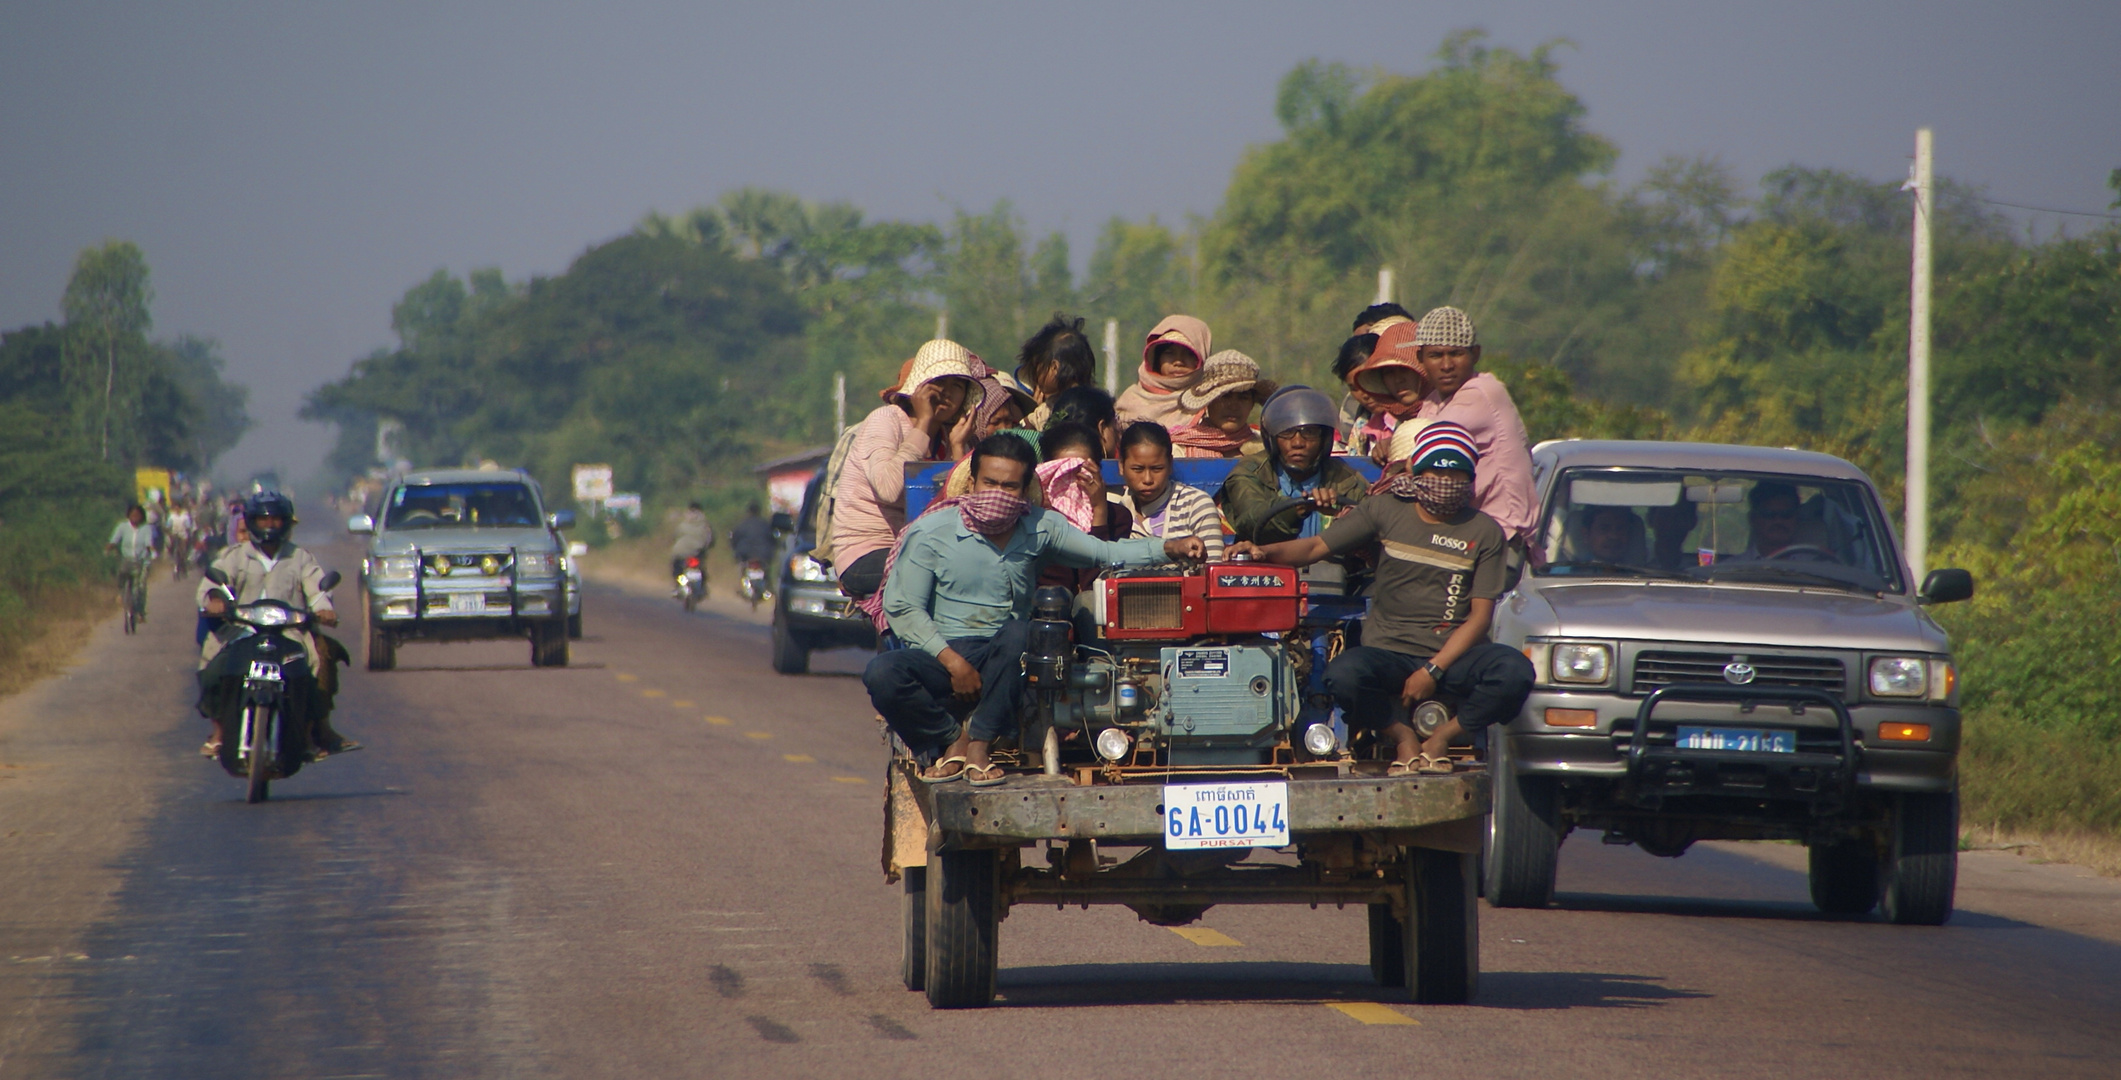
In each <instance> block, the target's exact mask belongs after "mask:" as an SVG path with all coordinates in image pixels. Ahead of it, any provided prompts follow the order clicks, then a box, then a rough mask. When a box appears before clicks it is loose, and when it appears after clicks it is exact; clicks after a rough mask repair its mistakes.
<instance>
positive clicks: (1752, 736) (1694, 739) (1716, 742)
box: [1679, 727, 1797, 754]
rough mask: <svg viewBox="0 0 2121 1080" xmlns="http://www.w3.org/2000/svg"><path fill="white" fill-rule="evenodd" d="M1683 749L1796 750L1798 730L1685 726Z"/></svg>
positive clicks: (1791, 752)
mask: <svg viewBox="0 0 2121 1080" xmlns="http://www.w3.org/2000/svg"><path fill="white" fill-rule="evenodd" d="M1679 748H1680V749H1681V750H1737V751H1740V752H1742V753H1749V754H1794V753H1796V752H1797V733H1796V732H1794V731H1775V730H1772V729H1769V730H1762V729H1760V728H1729V727H1682V728H1680V729H1679Z"/></svg>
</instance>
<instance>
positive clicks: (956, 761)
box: [920, 757, 971, 784]
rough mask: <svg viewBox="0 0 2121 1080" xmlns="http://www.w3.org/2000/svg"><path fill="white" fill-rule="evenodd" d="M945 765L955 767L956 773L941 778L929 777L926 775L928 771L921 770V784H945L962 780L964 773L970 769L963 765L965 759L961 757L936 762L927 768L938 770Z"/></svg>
mask: <svg viewBox="0 0 2121 1080" xmlns="http://www.w3.org/2000/svg"><path fill="white" fill-rule="evenodd" d="M945 765H955V766H957V771H956V772H954V773H945V774H943V775H941V776H930V775H928V769H922V770H921V772H920V780H921V783H923V784H947V783H949V782H950V781H952V780H958V779H962V778H963V777H964V775H965V771H966V770H967V769H969V768H971V766H969V765H966V764H965V759H964V758H961V757H946V758H944V759H943V760H941V761H938V762H936V763H935V764H934V765H931V766H929V767H928V768H930V769H939V768H941V767H943V766H945Z"/></svg>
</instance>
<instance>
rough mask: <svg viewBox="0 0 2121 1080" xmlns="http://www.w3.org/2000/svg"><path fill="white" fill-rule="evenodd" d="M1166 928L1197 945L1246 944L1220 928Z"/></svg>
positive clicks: (1221, 946)
mask: <svg viewBox="0 0 2121 1080" xmlns="http://www.w3.org/2000/svg"><path fill="white" fill-rule="evenodd" d="M1164 929H1166V930H1169V931H1171V932H1172V933H1174V934H1177V935H1178V936H1179V937H1182V938H1185V939H1186V940H1187V941H1190V942H1192V943H1193V944H1195V945H1204V946H1207V947H1208V948H1211V949H1213V948H1227V947H1229V946H1232V945H1243V944H1244V942H1242V941H1239V940H1237V939H1236V938H1234V937H1231V936H1230V935H1228V934H1225V933H1223V932H1222V931H1220V930H1210V929H1208V928H1207V927H1205V926H1167V927H1164Z"/></svg>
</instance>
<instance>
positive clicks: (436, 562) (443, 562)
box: [427, 555, 449, 577]
mask: <svg viewBox="0 0 2121 1080" xmlns="http://www.w3.org/2000/svg"><path fill="white" fill-rule="evenodd" d="M427 565H429V566H431V567H434V572H435V576H436V577H448V576H449V556H447V555H437V556H435V557H434V558H432V559H429V560H427Z"/></svg>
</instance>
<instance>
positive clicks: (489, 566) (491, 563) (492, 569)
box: [479, 555, 501, 577]
mask: <svg viewBox="0 0 2121 1080" xmlns="http://www.w3.org/2000/svg"><path fill="white" fill-rule="evenodd" d="M500 572H501V560H499V559H496V558H494V557H493V556H491V555H484V556H481V557H480V558H479V573H482V574H484V575H486V576H487V577H492V576H494V575H495V574H498V573H500Z"/></svg>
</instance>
